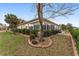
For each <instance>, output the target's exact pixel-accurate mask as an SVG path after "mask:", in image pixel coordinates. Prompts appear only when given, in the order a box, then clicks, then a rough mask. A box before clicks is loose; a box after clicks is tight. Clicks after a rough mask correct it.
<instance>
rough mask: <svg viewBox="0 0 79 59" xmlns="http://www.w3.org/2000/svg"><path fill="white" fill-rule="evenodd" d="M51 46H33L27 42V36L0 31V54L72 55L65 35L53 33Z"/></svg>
mask: <svg viewBox="0 0 79 59" xmlns="http://www.w3.org/2000/svg"><path fill="white" fill-rule="evenodd" d="M50 38H51V39H52V41H53V44H52V46H51V47H48V48H35V47H32V46H30V45H29V44H28V42H27V37H26V38H25V37H24V36H21V35H19V34H18V35H17V34H16V35H14V34H13V33H11V32H2V33H0V55H17V56H26V55H27V56H28V55H30V56H33V55H34V56H35V55H36V56H39V55H40V56H49V55H50V56H52V55H55V56H56V55H58V56H60V55H62V56H63V55H66V56H67V55H73V53H72V47H71V41H70V37H68V36H65V35H53V36H51V37H50Z"/></svg>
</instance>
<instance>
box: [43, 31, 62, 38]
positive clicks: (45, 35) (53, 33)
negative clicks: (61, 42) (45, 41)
mask: <svg viewBox="0 0 79 59" xmlns="http://www.w3.org/2000/svg"><path fill="white" fill-rule="evenodd" d="M60 32H61V31H60V30H44V31H43V36H44V37H47V36H50V35H55V34H58V33H60Z"/></svg>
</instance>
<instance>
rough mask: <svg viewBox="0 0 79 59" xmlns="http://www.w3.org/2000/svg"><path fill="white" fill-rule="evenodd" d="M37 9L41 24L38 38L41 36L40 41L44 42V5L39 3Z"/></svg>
mask: <svg viewBox="0 0 79 59" xmlns="http://www.w3.org/2000/svg"><path fill="white" fill-rule="evenodd" d="M37 9H38V20H39V23H40V30H39V33H40V35H39V34H38V36H39V40H40V41H42V36H43V24H42V19H43V6H42V3H38V5H37Z"/></svg>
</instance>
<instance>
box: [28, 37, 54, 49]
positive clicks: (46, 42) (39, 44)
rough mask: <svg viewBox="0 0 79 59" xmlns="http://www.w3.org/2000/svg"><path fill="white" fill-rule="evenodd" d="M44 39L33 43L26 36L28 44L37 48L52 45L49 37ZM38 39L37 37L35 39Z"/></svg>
mask: <svg viewBox="0 0 79 59" xmlns="http://www.w3.org/2000/svg"><path fill="white" fill-rule="evenodd" d="M44 39H45V40H44V41H43V42H38V43H37V44H33V43H32V41H31V39H30V38H28V43H29V45H31V46H33V47H37V48H47V47H49V46H51V45H52V40H51V39H50V38H44ZM37 40H38V39H37Z"/></svg>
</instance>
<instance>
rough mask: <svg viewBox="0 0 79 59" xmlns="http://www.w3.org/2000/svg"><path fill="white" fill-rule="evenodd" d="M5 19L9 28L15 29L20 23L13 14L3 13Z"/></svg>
mask: <svg viewBox="0 0 79 59" xmlns="http://www.w3.org/2000/svg"><path fill="white" fill-rule="evenodd" d="M5 21H6V22H7V23H8V24H9V28H12V29H16V28H17V25H18V24H19V23H20V21H19V19H18V18H17V16H16V15H14V14H7V15H5Z"/></svg>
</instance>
